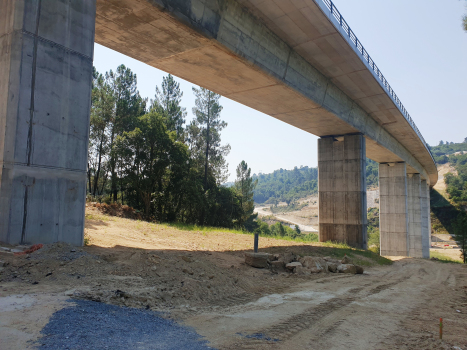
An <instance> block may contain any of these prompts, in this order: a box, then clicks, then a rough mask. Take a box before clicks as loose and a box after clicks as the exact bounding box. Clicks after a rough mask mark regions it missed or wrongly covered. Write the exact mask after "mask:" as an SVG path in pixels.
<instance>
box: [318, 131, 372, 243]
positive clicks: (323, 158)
mask: <svg viewBox="0 0 467 350" xmlns="http://www.w3.org/2000/svg"><path fill="white" fill-rule="evenodd" d="M318 169H319V172H318V191H319V240H320V242H327V241H337V242H345V243H347V244H348V245H350V246H353V247H357V248H363V249H366V246H367V214H366V207H367V206H366V173H365V171H366V170H365V169H366V157H365V138H364V137H363V135H361V134H358V135H345V136H342V137H339V138H334V137H325V138H321V139H319V140H318Z"/></svg>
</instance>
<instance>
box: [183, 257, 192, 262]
mask: <svg viewBox="0 0 467 350" xmlns="http://www.w3.org/2000/svg"><path fill="white" fill-rule="evenodd" d="M182 259H183V261H185V262H187V263H191V262H193V259H192V258H190V257H189V256H182Z"/></svg>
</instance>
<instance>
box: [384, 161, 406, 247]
mask: <svg viewBox="0 0 467 350" xmlns="http://www.w3.org/2000/svg"><path fill="white" fill-rule="evenodd" d="M379 193H380V199H379V204H380V207H379V225H380V226H379V229H380V247H381V255H386V256H407V255H408V243H409V242H408V237H407V234H408V226H409V216H408V205H407V170H406V164H405V163H392V164H380V165H379Z"/></svg>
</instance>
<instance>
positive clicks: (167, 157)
mask: <svg viewBox="0 0 467 350" xmlns="http://www.w3.org/2000/svg"><path fill="white" fill-rule="evenodd" d="M113 152H114V154H113V156H114V157H115V159H120V160H121V162H122V167H123V168H124V169H125V176H126V181H127V182H128V183H129V187H130V191H131V192H132V193H133V196H134V198H133V202H134V203H135V204H136V206H142V207H143V209H144V214H145V216H146V217H147V218H150V217H152V216H154V217H155V218H156V219H158V220H164V219H166V216H165V214H166V211H165V209H164V202H165V199H166V198H167V195H166V191H167V188H168V187H169V184H171V183H172V182H173V179H174V176H177V174H179V173H180V172H182V173H183V169H179V168H178V167H179V166H180V165H181V166H182V167H183V165H185V166H186V163H187V160H188V149H187V147H186V146H185V145H184V144H183V143H181V142H178V141H176V135H175V132H170V131H167V128H166V126H165V123H164V117H162V116H161V115H160V114H157V113H155V112H151V113H148V114H146V115H144V116H141V117H139V118H138V123H137V126H136V128H135V129H134V130H132V131H129V132H124V133H123V135H122V136H118V137H117V138H116V142H115V147H114V149H113ZM176 182H177V183H178V184H179V183H180V182H181V181H180V179H179V180H178V181H176ZM172 190H173V188H172Z"/></svg>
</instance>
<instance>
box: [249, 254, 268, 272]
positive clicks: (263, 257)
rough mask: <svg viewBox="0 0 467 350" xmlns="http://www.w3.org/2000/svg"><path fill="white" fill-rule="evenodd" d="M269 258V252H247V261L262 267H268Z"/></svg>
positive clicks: (254, 265)
mask: <svg viewBox="0 0 467 350" xmlns="http://www.w3.org/2000/svg"><path fill="white" fill-rule="evenodd" d="M268 259H269V254H268V253H245V263H246V264H247V265H250V266H253V267H257V268H260V269H263V268H265V267H268Z"/></svg>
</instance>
